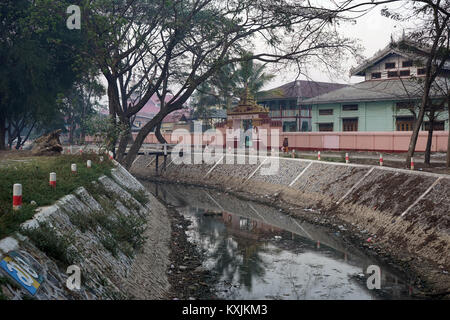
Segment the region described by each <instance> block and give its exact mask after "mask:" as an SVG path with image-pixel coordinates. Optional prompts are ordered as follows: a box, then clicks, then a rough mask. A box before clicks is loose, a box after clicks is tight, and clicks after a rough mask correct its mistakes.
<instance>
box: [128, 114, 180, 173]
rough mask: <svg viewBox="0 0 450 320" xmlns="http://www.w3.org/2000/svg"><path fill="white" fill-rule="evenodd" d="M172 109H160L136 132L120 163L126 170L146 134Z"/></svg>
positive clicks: (129, 166)
mask: <svg viewBox="0 0 450 320" xmlns="http://www.w3.org/2000/svg"><path fill="white" fill-rule="evenodd" d="M180 109H181V108H180ZM176 110H178V109H176ZM172 111H174V110H172ZM172 111H160V113H159V114H157V115H156V116H155V117H154V118H153V119H152V120H150V121H149V122H147V123H146V124H145V126H143V127H142V129H141V130H139V133H138V134H137V136H136V139H135V140H134V142H133V144H132V146H131V148H130V150H129V151H128V154H127V156H126V157H125V158H124V159H123V160H122V161H121V164H122V165H123V166H124V167H125V168H126V169H127V170H129V169H130V168H131V165H132V164H133V162H134V159H136V156H137V154H138V152H139V149H140V148H141V146H142V144H143V143H144V140H145V138H146V137H147V135H148V134H149V133H150V132H151V131H152V130H153V128H155V126H157V125H158V124H159V123H161V121H162V120H163V119H164V117H165V116H167V115H168V114H169V113H170V112H172Z"/></svg>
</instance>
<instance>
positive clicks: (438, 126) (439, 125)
mask: <svg viewBox="0 0 450 320" xmlns="http://www.w3.org/2000/svg"><path fill="white" fill-rule="evenodd" d="M424 129H425V130H426V131H428V130H429V129H430V121H425V123H424ZM433 130H434V131H444V130H445V121H434V123H433Z"/></svg>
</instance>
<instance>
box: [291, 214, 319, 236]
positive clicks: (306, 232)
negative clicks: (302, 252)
mask: <svg viewBox="0 0 450 320" xmlns="http://www.w3.org/2000/svg"><path fill="white" fill-rule="evenodd" d="M292 221H294V223H295V224H296V225H298V226H299V227H300V229H302V230H303V232H304V233H305V234H306V235H307V236H308V237H309V238H310V239H311V240H314V239H313V237H311V235H310V234H309V233H308V231H306V230H305V229H304V228H303V227H302V226H301V225H300V223H298V222H297V221H296V220H295V219H294V218H292Z"/></svg>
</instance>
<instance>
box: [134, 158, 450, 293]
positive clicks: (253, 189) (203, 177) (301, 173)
mask: <svg viewBox="0 0 450 320" xmlns="http://www.w3.org/2000/svg"><path fill="white" fill-rule="evenodd" d="M252 160H253V161H251V163H252V164H249V162H250V161H249V158H247V159H246V163H247V164H225V163H223V162H224V160H223V162H217V163H216V164H215V165H211V164H204V165H203V167H202V165H201V164H197V165H189V164H180V165H177V164H174V163H170V165H169V166H168V167H167V170H166V171H163V172H162V173H161V176H158V177H157V178H156V179H161V180H171V181H175V182H177V181H178V182H185V183H192V184H197V185H203V186H213V187H217V188H219V189H232V191H233V192H234V193H250V194H254V195H263V196H264V195H266V196H267V195H270V196H274V195H275V196H276V198H278V199H279V201H280V203H286V204H289V205H292V206H298V207H301V208H304V209H309V210H307V211H304V212H303V213H302V214H301V216H302V217H304V218H306V219H309V220H312V221H313V220H317V218H318V217H325V218H337V219H338V220H339V221H341V222H344V223H347V224H348V225H352V226H355V227H356V228H357V229H359V230H364V232H366V233H367V235H368V236H367V237H369V235H372V242H371V243H372V244H373V245H375V246H379V247H383V248H385V249H386V250H387V252H388V253H389V254H390V255H392V256H394V257H396V258H398V259H400V260H402V261H411V262H413V260H414V262H416V263H417V264H418V265H426V264H429V265H432V266H433V267H432V268H431V269H430V270H429V272H427V275H426V276H427V277H428V279H427V280H428V281H429V282H434V284H435V285H436V286H438V287H441V288H444V289H445V288H447V289H448V288H450V278H449V276H448V273H445V272H446V271H445V272H443V270H449V269H450V254H449V252H450V177H449V176H446V175H437V174H431V173H424V172H420V171H409V170H401V169H392V168H387V167H374V166H367V165H357V164H342V163H332V162H323V161H312V160H302V159H290V158H272V157H261V158H259V159H258V161H257V163H256V164H255V159H252ZM271 161H279V170H278V172H277V173H276V174H274V175H263V174H262V173H263V171H264V170H266V169H267V168H268V167H269V166H270V165H271ZM235 163H236V162H235ZM154 171H155V168H154V167H153V166H152V164H151V158H150V157H148V156H140V157H139V158H138V159H137V160H136V162H135V163H134V166H133V168H132V171H131V172H133V173H134V174H135V175H137V176H139V177H149V176H152V175H154ZM434 276H436V277H434Z"/></svg>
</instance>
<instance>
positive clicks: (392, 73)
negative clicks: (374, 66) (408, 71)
mask: <svg viewBox="0 0 450 320" xmlns="http://www.w3.org/2000/svg"><path fill="white" fill-rule="evenodd" d="M395 77H398V71H388V78H395Z"/></svg>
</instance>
